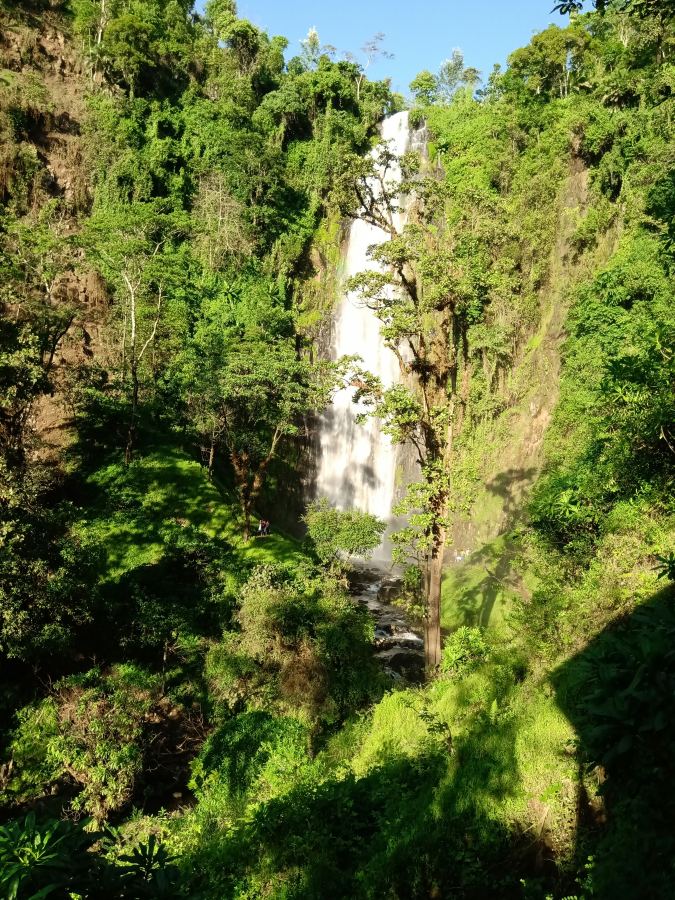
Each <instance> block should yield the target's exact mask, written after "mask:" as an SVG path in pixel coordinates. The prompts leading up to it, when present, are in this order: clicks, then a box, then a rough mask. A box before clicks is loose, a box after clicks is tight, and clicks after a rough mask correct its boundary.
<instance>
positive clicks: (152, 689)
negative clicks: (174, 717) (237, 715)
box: [11, 664, 159, 822]
mask: <svg viewBox="0 0 675 900" xmlns="http://www.w3.org/2000/svg"><path fill="white" fill-rule="evenodd" d="M158 699H159V679H158V678H156V677H154V676H151V675H149V674H148V673H147V672H144V671H143V670H142V669H140V668H138V667H136V666H133V665H131V664H124V665H120V666H117V667H115V668H114V669H112V670H111V671H110V673H109V674H107V675H101V673H100V672H99V670H97V669H93V670H91V671H89V672H87V673H85V674H84V675H76V676H71V677H69V678H66V679H63V680H61V681H60V682H58V683H57V684H56V685H55V687H54V691H53V693H52V696H50V697H48V698H47V699H46V700H43V701H42V702H41V703H39V704H37V705H35V706H34V707H32V708H29V709H27V710H25V711H24V713H23V714H22V716H21V721H20V729H19V730H18V732H17V733H16V735H15V737H14V743H13V745H12V748H11V749H12V753H13V757H14V759H15V762H16V764H17V768H18V770H19V772H20V773H21V776H20V777H21V779H22V780H23V781H24V782H25V781H26V775H27V773H28V771H30V769H29V766H30V768H32V769H33V771H36V770H37V771H36V774H38V773H39V774H41V775H43V776H44V774H46V773H47V772H48V771H49V770H51V779H50V780H54V781H56V780H58V779H60V778H62V777H64V776H66V775H68V776H69V777H70V778H71V779H73V781H74V782H75V783H76V784H77V785H78V787H79V788H80V789H81V792H80V793H79V794H78V795H77V796H76V797H75V799H74V800H73V808H74V809H78V810H85V811H86V812H87V813H88V814H90V815H92V816H93V817H94V818H95V819H96V821H98V822H101V821H102V820H104V819H105V818H106V817H107V815H108V814H109V813H110V812H111V811H113V810H117V809H119V808H120V807H122V806H124V804H125V803H127V802H128V801H129V800H130V799H131V795H132V792H133V788H134V782H135V780H136V779H137V777H138V776H139V774H140V773H141V771H142V763H143V754H144V752H145V751H146V749H147V748H146V746H145V745H144V737H145V735H146V734H147V729H148V723H149V717H150V713H151V710H153V707H154V706H155V704H156V703H157V701H158ZM33 780H34V784H33V785H32V790H33V791H35V792H36V793H38V794H39V793H41V792H42V789H43V784H41V783H40V781H39V780H37V779H36V778H35V775H33Z"/></svg>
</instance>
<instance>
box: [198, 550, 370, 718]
mask: <svg viewBox="0 0 675 900" xmlns="http://www.w3.org/2000/svg"><path fill="white" fill-rule="evenodd" d="M237 624H238V626H239V631H232V632H229V633H227V632H226V633H225V635H224V639H223V641H222V642H221V643H220V644H215V645H214V646H213V647H212V648H211V650H210V651H209V655H208V658H207V663H206V671H207V677H208V678H209V681H210V684H211V690H212V693H213V696H214V697H215V698H217V699H218V700H219V701H221V702H222V703H224V704H225V705H226V708H227V709H229V710H232V711H236V710H237V709H239V708H240V707H241V705H242V704H244V705H246V706H248V707H250V708H252V709H272V710H279V711H281V712H286V713H290V712H292V711H295V712H297V713H301V714H302V715H303V716H305V717H306V718H307V719H309V720H310V721H317V720H318V721H323V722H335V721H339V720H340V719H342V718H343V717H344V716H345V715H346V714H347V713H348V712H349V711H350V710H353V709H355V708H358V707H360V706H362V705H363V704H364V703H365V702H366V701H367V700H368V699H369V698H370V697H372V696H373V694H374V693H376V692H377V690H378V679H377V677H376V671H377V670H376V668H375V666H374V662H373V660H372V657H371V651H370V642H371V639H372V621H371V620H370V618H369V616H368V613H367V612H366V611H365V610H364V609H363V608H362V607H361V606H359V605H358V604H357V603H356V602H355V601H353V600H352V599H351V598H350V597H349V596H348V595H347V593H346V591H345V589H344V587H343V586H342V585H341V584H340V583H339V582H338V581H337V580H336V579H335V577H334V576H332V575H329V574H326V575H323V574H321V573H320V572H318V571H313V570H309V571H308V572H307V573H306V574H305V575H304V576H303V575H301V574H300V575H299V576H297V577H292V576H291V575H290V574H289V573H288V572H285V571H284V570H282V569H279V568H272V567H269V566H268V567H260V568H258V569H256V570H255V571H254V572H253V573H252V575H251V577H250V578H249V580H248V581H247V582H246V584H245V585H244V587H243V589H242V592H241V595H240V598H239V610H238V613H237Z"/></svg>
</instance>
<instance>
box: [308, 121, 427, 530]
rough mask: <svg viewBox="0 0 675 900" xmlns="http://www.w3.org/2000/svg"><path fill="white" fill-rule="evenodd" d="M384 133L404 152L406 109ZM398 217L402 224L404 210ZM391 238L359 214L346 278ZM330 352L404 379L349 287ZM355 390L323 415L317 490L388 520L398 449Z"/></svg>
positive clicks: (388, 379) (386, 380)
mask: <svg viewBox="0 0 675 900" xmlns="http://www.w3.org/2000/svg"><path fill="white" fill-rule="evenodd" d="M381 134H382V139H383V140H385V141H391V144H390V146H391V149H392V151H393V152H394V153H395V154H396V156H397V157H398V156H401V154H403V153H404V152H405V151H406V150H407V148H408V146H409V142H410V130H409V124H408V113H407V112H401V113H396V114H395V115H393V116H390V117H389V118H387V119H385V120H384V122H383V123H382V127H381ZM390 179H391V180H396V179H400V172H399V171H395V170H393V169H390V171H389V172H388V175H387V180H390ZM397 216H398V218H399V222H398V225H399V227H400V226H402V225H403V223H404V221H405V218H404V217H405V213H404V212H401V213H398V214H397ZM387 240H389V235H388V234H387V233H386V232H384V231H382V229H380V228H377V227H376V226H374V225H370V224H368V223H367V222H363V221H361V220H360V219H355V220H354V221H353V222H352V224H351V227H350V229H349V236H348V241H347V248H346V253H345V259H344V278H345V279H346V278H349V277H350V276H352V275H356V274H357V273H358V272H362V271H363V270H364V269H374V268H376V264H375V263H374V262H373V261H372V260H370V259H369V257H368V248H369V247H370V246H372V245H374V244H383V243H384V242H385V241H387ZM331 353H332V355H333V356H334V357H335V358H339V357H340V356H346V355H358V356H360V357H361V359H362V360H363V366H364V368H366V369H367V370H368V371H370V372H372V373H373V374H374V375H377V376H378V377H379V378H380V379H381V381H382V385H383V386H384V387H385V388H387V387H391V385H393V384H395V383H396V382H397V381H399V379H400V373H399V366H398V361H397V359H396V356H395V355H394V353H392V351H391V350H389V349H388V348H387V347H385V345H384V341H383V340H382V337H381V335H380V322H379V320H378V319H377V316H376V315H375V313H374V312H373V311H372V310H370V309H368V308H367V307H366V306H364V305H363V304H362V303H360V302H359V300H358V298H357V297H355V296H354V295H353V294H350V293H348V292H346V291H345V292H343V295H342V297H341V298H340V303H339V306H338V309H337V311H336V315H335V320H334V326H333V333H332V342H331ZM354 392H355V388H353V387H348V388H344V389H343V390H341V391H339V392H338V394H337V395H336V397H335V399H334V401H333V404H332V406H331V407H329V408H328V410H327V411H326V412H325V413H324V415H323V416H322V417H321V420H320V423H319V446H320V455H319V460H318V472H317V479H316V494H317V496H318V497H326V498H327V499H328V501H329V502H330V503H331V505H333V506H337V507H338V508H340V509H346V508H349V507H355V508H356V509H360V510H362V511H364V512H369V513H373V514H374V515H376V516H378V517H379V518H381V519H384V520H385V521H387V522H389V521H390V520H391V518H392V504H393V502H394V495H395V489H396V468H397V448H396V447H395V446H394V445H392V443H391V441H390V439H389V437H388V436H387V435H385V434H383V433H382V431H381V428H380V423H379V421H378V420H377V419H375V418H368V419H366V420H365V422H363V423H362V424H358V423H357V421H356V418H357V416H358V414H359V412H363V408H359V407H360V405H359V404H355V403H354V402H353V396H354Z"/></svg>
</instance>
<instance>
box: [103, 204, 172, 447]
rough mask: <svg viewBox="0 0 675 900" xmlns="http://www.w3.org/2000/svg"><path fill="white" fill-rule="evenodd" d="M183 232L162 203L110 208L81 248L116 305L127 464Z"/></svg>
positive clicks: (134, 441) (133, 442) (119, 205)
mask: <svg viewBox="0 0 675 900" xmlns="http://www.w3.org/2000/svg"><path fill="white" fill-rule="evenodd" d="M187 228H188V223H187V220H186V219H183V218H182V217H180V216H178V215H175V214H173V213H172V212H171V211H170V210H169V209H168V207H167V206H166V204H165V203H163V202H162V201H158V202H154V203H132V204H127V205H123V204H118V205H112V206H110V207H107V208H106V209H104V210H101V211H100V212H99V213H98V215H96V216H94V217H93V218H92V219H91V220H90V221H89V222H88V229H87V235H86V236H85V244H86V246H87V248H88V251H89V253H90V255H91V257H92V259H93V260H95V261H96V262H97V263H98V265H99V267H100V269H101V272H102V274H103V275H104V276H105V278H106V280H107V281H108V282H109V283H110V284H111V285H112V287H113V289H114V291H115V294H116V296H117V298H118V300H119V301H120V308H119V313H121V318H122V322H121V326H122V327H121V329H120V334H121V340H120V342H119V345H118V354H119V355H118V371H119V374H120V380H121V383H122V385H123V386H124V384H125V382H126V379H127V375H128V376H129V378H130V380H131V403H130V413H129V425H128V428H127V439H126V445H125V449H124V458H125V460H126V462H127V464H128V463H130V462H131V458H132V456H133V452H134V446H135V443H136V432H137V425H138V421H137V420H138V411H139V401H140V391H141V381H142V375H143V365H144V362H145V359H146V353H147V352H148V350H149V349H151V348H153V347H154V344H155V341H156V338H157V332H158V327H159V323H160V318H161V316H162V314H163V312H164V308H165V306H166V302H167V293H169V299H170V292H169V287H170V284H171V277H172V270H173V268H174V262H175V260H174V257H173V256H172V253H171V250H172V244H171V242H172V241H173V240H174V239H175V238H176V237H177V236H178V235H179V234H180V233H181V232H183V233H184V232H185V231H187Z"/></svg>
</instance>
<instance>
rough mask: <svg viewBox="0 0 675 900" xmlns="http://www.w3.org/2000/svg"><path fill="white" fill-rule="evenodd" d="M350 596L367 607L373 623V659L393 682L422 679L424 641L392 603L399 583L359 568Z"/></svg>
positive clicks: (397, 591) (396, 594)
mask: <svg viewBox="0 0 675 900" xmlns="http://www.w3.org/2000/svg"><path fill="white" fill-rule="evenodd" d="M350 583H351V584H350V586H351V593H352V596H353V597H354V598H355V599H356V600H358V601H359V603H362V604H363V605H364V606H366V607H367V609H368V610H369V612H370V614H371V615H372V617H373V619H374V621H375V639H374V649H375V652H374V656H375V659H377V660H378V662H379V663H380V664H381V665H382V668H383V669H384V671H385V672H386V673H387V674H388V675H390V676H391V677H392V678H393V679H396V680H405V681H410V682H421V681H423V679H424V640H423V638H422V635H421V632H420V631H419V630H418V629H417V628H416V627H415V626H413V625H411V623H410V621H409V619H408V617H407V616H406V614H405V611H404V610H403V609H401V608H400V607H399V606H396V605H395V604H394V603H393V602H392V601H394V600H395V599H396V597H397V596H398V594H399V592H400V586H401V583H400V580H399V579H398V578H397V577H396V576H394V575H391V574H387V573H384V572H382V571H378V570H376V569H360V570H357V571H355V572H354V573H353V574H352V576H351V579H350Z"/></svg>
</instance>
